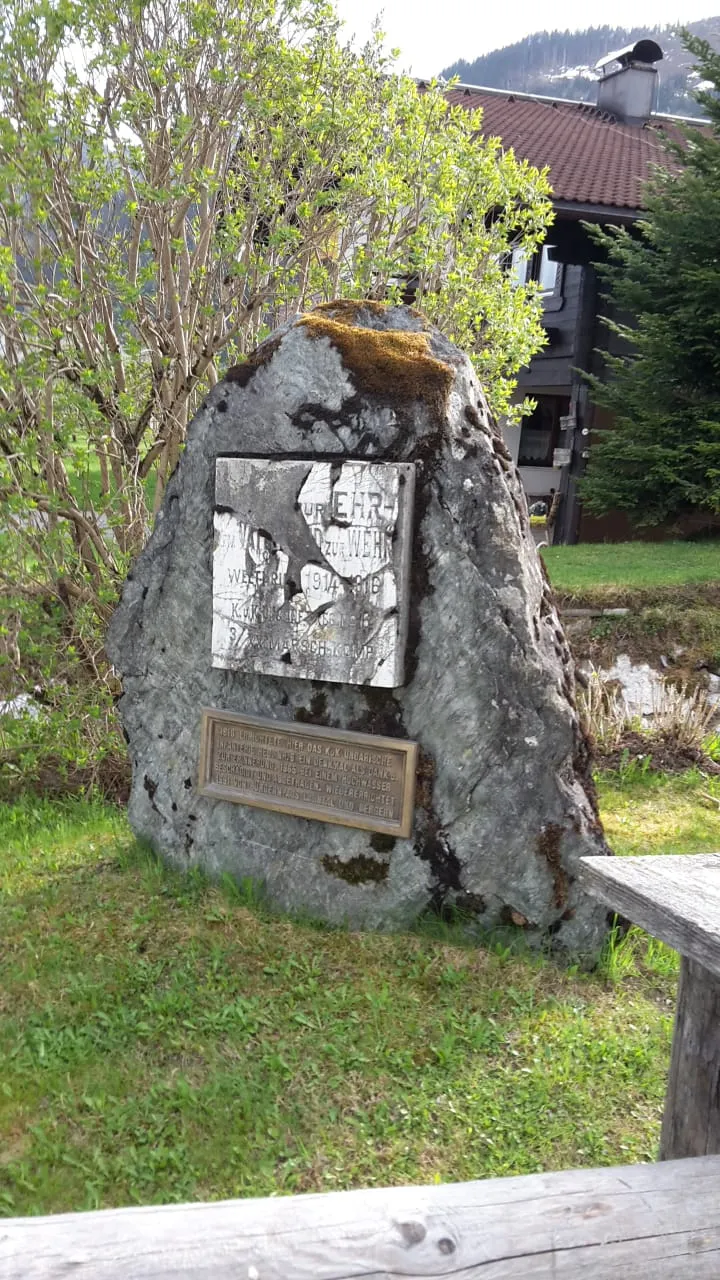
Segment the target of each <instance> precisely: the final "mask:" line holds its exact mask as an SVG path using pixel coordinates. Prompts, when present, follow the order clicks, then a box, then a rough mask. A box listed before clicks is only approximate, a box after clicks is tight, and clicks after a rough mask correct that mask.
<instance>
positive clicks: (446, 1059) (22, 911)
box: [0, 770, 720, 1214]
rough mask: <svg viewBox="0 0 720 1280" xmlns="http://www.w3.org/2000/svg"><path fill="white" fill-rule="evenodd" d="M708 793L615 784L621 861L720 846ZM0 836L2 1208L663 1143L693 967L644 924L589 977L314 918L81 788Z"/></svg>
mask: <svg viewBox="0 0 720 1280" xmlns="http://www.w3.org/2000/svg"><path fill="white" fill-rule="evenodd" d="M701 791H705V792H707V793H708V794H715V795H720V785H719V784H718V783H717V782H708V781H707V779H703V778H702V777H701V776H700V775H695V774H693V775H688V776H687V777H685V778H679V779H674V780H664V781H663V780H662V779H660V780H659V781H649V780H648V779H647V778H646V777H643V776H642V775H641V774H638V772H637V770H635V771H634V772H633V771H630V772H627V771H626V774H625V775H624V776H619V775H616V776H614V777H613V778H612V779H609V780H606V781H605V782H603V784H602V797H603V810H604V814H605V819H606V822H607V826H608V831H609V833H610V835H611V838H612V840H613V841H614V842H615V843H616V844H617V846H618V849H619V851H621V852H649V851H653V850H665V849H668V848H673V849H680V850H684V849H693V850H699V849H712V848H720V812H719V810H718V806H717V805H715V804H713V802H712V801H709V802H707V801H704V800H703V799H702V796H701V795H700V792H701ZM0 847H2V849H3V876H2V898H1V899H0V948H1V950H2V969H3V981H2V988H1V989H0V1059H1V1060H2V1062H3V1072H2V1077H1V1078H0V1212H4V1213H6V1214H7V1213H10V1214H12V1213H19V1214H28V1213H49V1212H60V1211H63V1210H71V1209H83V1208H92V1207H96V1206H108V1205H120V1204H129V1203H138V1202H148V1203H151V1202H155V1203H157V1202H161V1201H178V1200H186V1199H189V1200H194V1199H213V1198H217V1197H225V1196H246V1195H266V1194H270V1193H275V1192H279V1193H288V1192H300V1191H311V1190H325V1189H338V1188H346V1187H352V1186H361V1185H368V1186H369V1185H382V1184H395V1183H403V1182H418V1183H423V1182H425V1183H426V1182H432V1181H433V1180H443V1181H445V1180H452V1179H468V1178H475V1177H484V1176H487V1175H491V1174H510V1173H522V1172H532V1171H535V1170H538V1169H555V1168H561V1167H573V1166H578V1165H596V1164H611V1163H622V1162H632V1161H638V1160H650V1159H652V1158H653V1157H654V1155H655V1151H656V1146H657V1141H658V1133H659V1121H660V1113H661V1106H662V1100H663V1092H664V1084H665V1077H666V1072H667V1065H668V1054H669V1046H670V1035H671V1017H672V1009H673V1004H674V983H675V973H676V957H675V956H674V954H673V953H672V952H670V951H669V950H668V949H667V948H664V947H662V946H660V945H658V944H655V943H653V942H651V941H649V940H648V939H647V938H646V937H645V935H643V934H641V933H640V932H639V931H637V930H636V931H634V932H633V934H631V935H630V937H629V938H628V939H626V940H625V941H623V942H622V943H620V944H619V945H615V946H611V947H610V948H609V949H608V953H607V955H606V957H605V961H604V963H603V965H602V966H601V969H600V971H598V972H597V973H596V974H594V975H587V974H582V973H580V972H577V971H576V970H575V969H573V968H569V969H568V968H567V967H563V966H562V965H560V964H559V963H555V962H554V961H552V960H549V959H544V958H542V957H537V956H535V957H533V956H528V955H527V954H522V953H518V952H517V951H515V952H513V949H512V948H511V947H509V946H508V945H505V944H501V943H499V942H497V943H495V944H494V945H493V946H492V947H489V948H485V949H483V948H478V947H470V946H467V945H463V944H462V941H461V940H460V938H459V935H458V934H457V932H456V931H455V932H453V930H452V929H445V930H442V929H439V933H440V936H432V935H431V934H430V932H429V931H426V932H424V933H423V932H420V933H418V934H401V935H394V936H387V935H372V934H360V933H350V932H343V931H331V930H328V929H322V928H313V927H311V926H309V925H307V924H297V923H292V922H290V921H287V920H282V919H277V918H273V917H272V916H271V915H269V914H268V913H266V912H265V911H264V910H263V909H262V907H260V906H258V905H257V904H253V903H252V902H248V901H247V900H243V898H242V895H241V894H240V893H239V892H238V891H237V890H236V889H233V888H232V887H231V886H228V885H225V886H219V887H218V886H215V887H213V886H210V885H208V884H207V883H206V882H205V881H204V880H203V879H202V878H201V877H199V876H181V875H177V874H173V873H171V872H169V871H167V870H165V869H163V868H162V867H160V866H159V865H158V864H156V863H155V862H154V860H152V859H151V858H149V857H148V856H147V855H145V854H144V853H143V852H142V851H141V850H139V849H138V847H137V846H136V845H135V844H134V842H133V841H132V840H131V838H130V835H129V832H128V830H127V827H126V825H125V820H124V817H123V816H122V814H121V813H119V812H118V811H117V810H113V809H111V808H108V807H103V806H101V805H95V806H90V805H88V804H87V803H79V802H76V803H72V804H71V803H68V802H66V803H65V804H64V805H57V804H56V805H51V804H49V803H43V802H41V801H33V800H26V801H23V802H22V803H20V804H17V805H15V806H5V807H0ZM435 932H436V935H437V933H438V929H436V931H435Z"/></svg>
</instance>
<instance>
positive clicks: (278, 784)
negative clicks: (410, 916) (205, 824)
mask: <svg viewBox="0 0 720 1280" xmlns="http://www.w3.org/2000/svg"><path fill="white" fill-rule="evenodd" d="M416 755H417V744H416V743H414V742H404V741H402V740H401V739H399V738H380V737H376V736H375V735H374V734H369V733H350V732H348V731H347V730H344V729H323V728H319V727H317V726H315V725H303V727H302V728H301V729H300V728H298V726H297V725H291V724H284V723H283V722H282V721H278V720H269V719H264V718H262V717H260V716H243V715H236V714H235V713H233V712H229V711H212V710H207V711H203V716H202V729H201V744H200V791H201V792H202V794H203V795H206V796H214V797H215V798H216V799H219V800H233V801H235V802H237V803H239V804H249V805H255V806H257V807H259V808H261V809H275V810H278V811H280V812H281V813H294V814H298V815H299V816H300V817H304V818H317V819H319V820H320V821H321V822H339V823H341V824H342V825H343V826H348V827H362V828H364V829H365V830H367V831H382V832H385V833H387V834H389V835H396V836H409V835H410V832H411V830H412V817H413V802H414V791H415V762H416Z"/></svg>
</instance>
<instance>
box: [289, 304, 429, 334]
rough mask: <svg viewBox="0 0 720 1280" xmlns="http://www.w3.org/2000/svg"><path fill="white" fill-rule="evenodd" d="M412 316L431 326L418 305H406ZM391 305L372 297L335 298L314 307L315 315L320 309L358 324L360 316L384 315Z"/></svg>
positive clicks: (347, 321) (345, 320)
mask: <svg viewBox="0 0 720 1280" xmlns="http://www.w3.org/2000/svg"><path fill="white" fill-rule="evenodd" d="M403 309H404V310H405V311H407V312H408V313H409V314H410V315H411V316H414V317H415V319H416V320H420V321H421V322H422V325H423V327H424V328H425V329H429V328H430V321H429V320H428V318H427V316H424V315H423V313H422V311H418V310H417V308H416V307H404V308H403ZM389 310H391V307H390V306H389V305H388V303H386V302H375V301H373V299H372V298H363V299H361V300H358V299H357V298H335V299H334V301H332V302H320V303H318V305H317V306H316V307H313V315H316V314H317V312H318V311H321V312H323V313H326V314H327V315H329V316H330V318H331V319H332V320H340V321H341V322H342V323H343V324H356V323H357V318H358V316H359V315H360V314H361V313H362V312H363V311H365V312H368V313H369V314H370V315H371V316H384V315H385V314H386V313H387V312H388V311H389Z"/></svg>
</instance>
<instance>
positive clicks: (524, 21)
mask: <svg viewBox="0 0 720 1280" xmlns="http://www.w3.org/2000/svg"><path fill="white" fill-rule="evenodd" d="M336 4H337V8H338V11H339V13H340V16H341V17H342V18H343V19H344V20H345V22H346V24H347V26H346V31H347V32H348V33H349V34H352V35H355V36H358V37H359V38H360V39H362V38H364V37H365V36H367V34H368V32H369V30H370V25H371V23H372V19H373V16H374V15H376V14H379V16H380V18H381V26H382V29H383V31H385V32H386V35H387V43H388V45H389V47H391V48H399V49H400V51H401V57H400V66H401V67H402V69H403V70H406V71H412V73H413V75H416V76H432V75H437V74H438V72H439V71H442V69H443V67H446V66H448V65H449V63H451V62H455V61H456V60H457V59H458V58H464V59H465V60H466V62H472V60H473V58H477V57H479V55H480V54H481V53H489V52H490V50H491V49H501V48H502V47H503V45H506V44H513V43H514V41H516V40H521V39H522V38H523V36H526V35H529V34H530V33H531V32H533V31H542V30H565V29H566V28H567V29H568V30H570V31H579V30H582V29H583V28H585V27H590V26H595V27H597V26H623V27H634V26H642V25H643V24H645V23H647V24H648V25H649V26H655V25H657V24H662V23H667V22H673V23H674V22H680V23H685V22H692V21H695V20H696V19H698V18H711V17H713V16H714V15H716V14H720V0H712V2H711V3H708V4H705V5H703V3H702V0H697V2H696V3H693V4H692V5H691V6H690V7H687V6H686V5H684V4H683V0H604V2H603V4H601V5H597V6H595V5H593V6H592V7H590V6H588V7H587V8H584V7H583V6H582V5H580V4H578V0H554V2H553V4H552V5H550V4H548V5H547V6H541V5H539V4H537V3H532V2H531V0H485V2H484V3H483V0H433V3H432V4H431V3H429V0H336ZM718 27H719V28H720V19H719V20H718ZM610 52H612V50H608V53H610Z"/></svg>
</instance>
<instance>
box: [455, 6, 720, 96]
mask: <svg viewBox="0 0 720 1280" xmlns="http://www.w3.org/2000/svg"><path fill="white" fill-rule="evenodd" d="M687 26H688V29H689V30H690V31H692V32H693V33H694V34H695V35H699V36H702V37H703V39H705V40H709V41H710V43H711V44H712V45H714V46H715V47H716V48H720V16H718V17H716V18H704V19H703V20H702V21H700V22H690V23H688V24H687ZM643 36H649V37H650V38H651V39H653V40H656V41H657V43H658V44H659V45H660V48H661V49H662V51H663V54H664V57H663V60H662V62H659V63H658V64H657V66H658V72H659V82H660V83H659V91H658V103H657V108H656V109H657V110H658V111H667V112H670V113H672V114H673V115H694V116H699V115H702V110H701V108H700V106H699V105H698V103H697V102H696V101H695V98H694V97H693V96H692V95H693V90H694V89H696V88H697V86H698V80H699V77H698V74H697V72H695V71H693V69H692V65H693V58H692V55H691V54H689V53H688V52H687V50H686V49H685V48H684V47H683V44H682V41H681V39H680V36H679V34H678V29H677V27H670V26H664V27H662V26H661V27H590V28H588V29H587V30H585V31H538V32H536V33H535V34H533V35H530V36H526V37H525V39H524V40H518V41H517V43H516V44H510V45H507V46H506V47H505V48H504V49H495V50H494V51H493V52H492V53H486V54H484V55H483V56H482V57H480V58H476V59H475V60H474V61H473V62H466V61H465V60H464V59H461V60H460V61H458V62H454V63H452V65H451V66H449V67H445V69H444V70H443V71H442V72H441V75H442V76H443V77H444V78H445V79H446V80H449V79H450V78H451V77H452V76H459V77H460V80H461V81H462V82H463V84H474V85H484V86H485V87H487V88H490V89H515V90H516V91H517V92H518V93H540V94H547V95H550V96H551V97H555V98H572V99H576V100H577V101H580V102H594V101H595V81H596V80H597V75H596V73H595V70H594V68H595V64H596V62H598V60H599V59H600V58H603V57H605V55H606V54H608V53H612V52H613V51H615V50H616V49H622V48H624V47H625V46H626V45H629V44H633V43H634V42H635V41H636V40H640V39H641V38H642V37H643Z"/></svg>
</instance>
